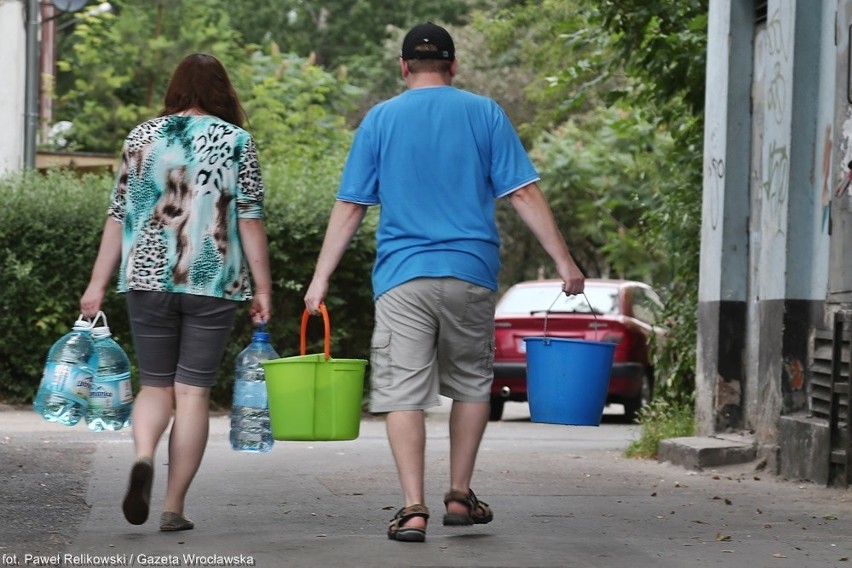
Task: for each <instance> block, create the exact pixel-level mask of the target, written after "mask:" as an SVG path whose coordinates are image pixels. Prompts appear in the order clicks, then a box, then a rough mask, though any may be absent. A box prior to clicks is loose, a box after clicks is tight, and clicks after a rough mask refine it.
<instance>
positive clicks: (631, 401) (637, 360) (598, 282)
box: [490, 278, 664, 422]
mask: <svg viewBox="0 0 852 568" xmlns="http://www.w3.org/2000/svg"><path fill="white" fill-rule="evenodd" d="M584 294H585V296H584V295H583V294H580V295H577V296H566V295H565V294H564V293H562V281H561V280H531V281H527V282H521V283H519V284H515V285H514V286H512V287H511V288H509V290H508V291H507V292H506V293H505V294H504V295H503V297H501V298H500V301H499V302H497V310H496V315H495V331H494V336H495V337H494V340H495V341H494V342H495V353H494V384H493V386H492V387H491V417H490V418H491V420H500V418H502V416H503V408H504V406H505V403H506V401H517V402H525V401H526V400H527V363H526V353H525V350H526V343H525V342H524V337H542V336H545V335H546V336H547V337H562V338H570V339H583V340H587V341H611V342H613V343H616V344H617V346H616V348H615V355H614V357H613V365H612V375H611V377H610V381H609V390H608V393H607V404H610V403H617V404H621V405H623V406H624V418H625V420H627V421H629V422H633V421H634V420H635V418H636V416H637V413H638V412H639V410H640V409H641V408H642V407H643V406H644V405H645V404H647V403H648V401H649V400H650V399H651V392H652V390H653V387H654V372H653V368H652V366H651V362H650V360H649V357H648V351H649V342H650V339H651V336H652V335H655V334H656V335H657V336H659V337H662V336H663V333H664V330H663V328H662V327H660V314H661V310H662V302H661V301H660V298H659V296H658V295H657V294H656V292H654V290H653V289H651V287H650V286H648V285H647V284H643V283H642V282H636V281H632V280H605V279H592V278H587V279H586V287H585V291H584ZM587 298H588V301H587ZM590 305H591V308H590ZM592 310H594V311H592ZM545 316H546V317H547V321H546V323H547V329H546V332H545V327H544V326H545Z"/></svg>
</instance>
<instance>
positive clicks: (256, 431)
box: [230, 324, 278, 453]
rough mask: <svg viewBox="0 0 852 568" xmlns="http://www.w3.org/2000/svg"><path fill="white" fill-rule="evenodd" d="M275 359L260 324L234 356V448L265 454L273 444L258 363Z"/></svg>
mask: <svg viewBox="0 0 852 568" xmlns="http://www.w3.org/2000/svg"><path fill="white" fill-rule="evenodd" d="M277 358H278V353H276V352H275V349H274V348H273V347H272V345H271V344H270V343H269V334H268V333H267V332H266V331H265V326H264V325H263V324H261V326H260V327H259V328H258V329H256V330H255V331H254V333H253V334H252V338H251V343H250V344H249V345H248V347H246V348H245V349H243V350H242V352H241V353H240V354H239V355H238V356H237V364H236V375H235V377H234V396H233V401H232V404H231V436H230V438H231V447H232V448H233V449H235V450H238V451H241V452H264V453H265V452H268V451H270V450H271V449H272V445H273V444H274V443H275V442H274V440H273V439H272V428H271V426H270V423H269V401H268V397H267V394H266V375H265V373H264V371H263V366H262V365H261V364H260V362H261V361H266V360H268V359H277Z"/></svg>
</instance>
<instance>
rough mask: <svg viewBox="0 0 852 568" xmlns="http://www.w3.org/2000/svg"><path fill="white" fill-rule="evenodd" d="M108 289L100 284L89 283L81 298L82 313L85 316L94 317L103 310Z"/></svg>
mask: <svg viewBox="0 0 852 568" xmlns="http://www.w3.org/2000/svg"><path fill="white" fill-rule="evenodd" d="M105 293H106V291H105V290H104V289H103V288H101V287H100V286H94V285H93V284H89V285H88V286H87V287H86V291H85V292H83V296H82V297H81V298H80V313H81V314H82V315H83V317H84V318H93V317H95V316H96V315H98V312H99V311H101V304H103V302H104V295H105Z"/></svg>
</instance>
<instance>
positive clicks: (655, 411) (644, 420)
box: [625, 398, 695, 459]
mask: <svg viewBox="0 0 852 568" xmlns="http://www.w3.org/2000/svg"><path fill="white" fill-rule="evenodd" d="M639 423H640V424H641V425H642V434H641V435H640V436H639V439H638V440H635V441H633V442H632V443H631V444H630V445H629V446H628V447H627V451H626V452H625V454H626V455H627V456H628V457H632V458H648V459H656V457H657V446H658V445H659V443H660V441H661V440H665V439H668V438H681V437H684V436H691V435H692V433H693V430H694V427H695V417H694V415H693V411H692V403H691V402H690V401H670V400H666V399H664V398H655V399H654V400H652V401H651V404H649V405H648V406H646V407H645V408H643V409H642V410H640V411H639Z"/></svg>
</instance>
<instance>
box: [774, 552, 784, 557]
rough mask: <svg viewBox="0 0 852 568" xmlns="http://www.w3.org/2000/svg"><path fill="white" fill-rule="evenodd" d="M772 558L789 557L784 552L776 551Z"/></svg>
mask: <svg viewBox="0 0 852 568" xmlns="http://www.w3.org/2000/svg"><path fill="white" fill-rule="evenodd" d="M772 558H787V557H786V556H784V555H783V554H781V553H779V552H776V553H775V554H773V555H772Z"/></svg>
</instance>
